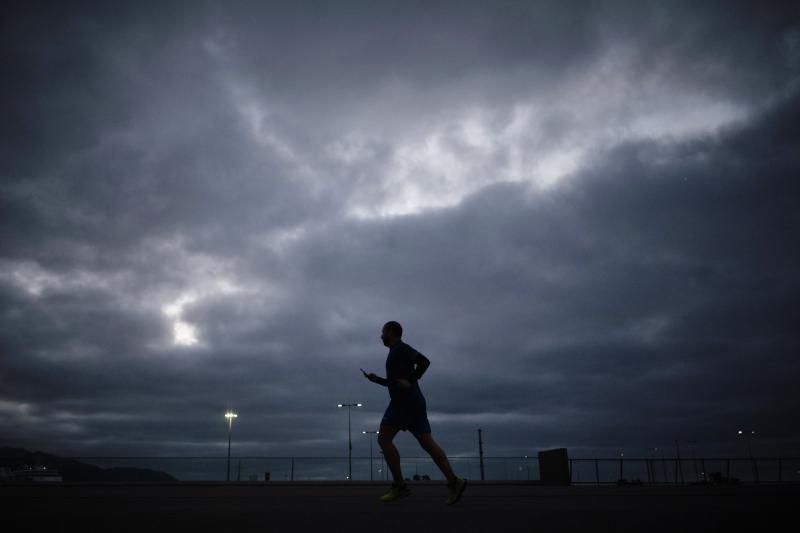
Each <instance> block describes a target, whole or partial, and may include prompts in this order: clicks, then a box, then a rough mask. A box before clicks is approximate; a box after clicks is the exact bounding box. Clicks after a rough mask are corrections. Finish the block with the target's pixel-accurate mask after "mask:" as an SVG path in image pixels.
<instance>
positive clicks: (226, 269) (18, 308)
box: [0, 1, 800, 456]
mask: <svg viewBox="0 0 800 533" xmlns="http://www.w3.org/2000/svg"><path fill="white" fill-rule="evenodd" d="M51 4H53V5H52V6H47V4H42V5H37V4H36V3H32V2H19V3H15V2H10V3H8V2H4V4H3V5H4V7H3V8H2V10H3V11H2V16H0V97H1V98H2V99H1V100H0V102H1V103H0V106H2V114H1V115H0V116H2V120H0V217H2V218H1V219H0V220H1V221H2V224H1V225H0V428H2V436H0V445H10V446H23V447H28V448H30V449H42V450H44V451H48V452H51V453H62V454H73V455H91V454H95V455H97V454H105V455H123V454H130V455H203V454H211V455H219V454H224V452H225V450H226V446H227V426H226V423H225V419H224V417H223V415H224V413H225V410H226V409H227V408H228V407H232V408H234V409H235V410H236V411H237V412H238V413H239V419H238V420H237V421H236V423H235V424H234V430H233V431H234V446H235V453H239V454H248V455H308V456H314V455H328V456H333V455H344V454H346V441H347V415H346V412H344V410H342V409H338V408H337V407H336V404H337V403H338V402H362V403H363V404H364V405H365V407H364V408H363V409H362V410H359V411H358V412H354V413H353V429H354V431H357V436H358V437H359V438H357V439H356V441H355V447H354V453H356V454H360V455H366V454H367V453H368V449H369V448H368V441H367V440H366V439H365V438H363V437H362V436H361V434H360V432H361V430H364V429H369V430H373V429H377V425H378V423H379V421H380V418H381V415H382V414H383V410H384V408H385V406H386V404H387V403H388V395H387V391H386V389H384V388H382V387H379V386H377V385H374V384H372V383H369V382H368V381H366V380H365V379H364V378H363V377H362V375H361V373H360V371H359V367H362V368H364V369H366V370H367V371H374V372H376V373H378V374H380V375H383V374H384V362H385V356H386V348H385V347H384V346H383V345H382V344H381V342H380V339H379V335H380V328H381V325H382V324H383V323H384V322H385V321H387V320H392V319H394V320H398V321H400V322H401V323H402V324H403V325H404V327H405V329H406V335H405V336H404V340H406V342H408V343H409V344H411V345H412V346H414V347H416V348H417V349H419V350H420V351H422V352H423V353H425V354H426V355H427V356H428V357H429V358H430V360H431V361H432V364H431V366H430V369H429V370H428V373H427V374H426V375H425V377H424V378H423V380H422V382H421V386H422V389H423V391H424V393H425V395H426V397H427V401H428V409H429V415H430V420H431V423H432V426H433V433H434V437H436V438H437V439H438V440H439V442H440V443H441V444H442V446H443V447H444V449H445V450H446V451H447V452H448V453H450V454H452V455H477V435H476V433H477V428H479V427H481V428H483V430H484V432H485V447H486V453H487V454H488V455H496V456H501V455H523V454H533V453H535V452H536V450H539V449H543V448H548V447H554V446H566V447H568V448H569V449H570V450H571V453H572V454H573V455H593V454H597V455H603V454H616V453H617V452H619V451H620V450H623V449H624V450H625V451H626V455H628V453H630V454H638V455H644V454H646V453H648V452H647V450H648V449H649V448H652V447H657V446H658V447H666V446H671V447H673V446H674V442H675V440H676V439H678V440H679V441H680V442H683V443H689V442H692V443H695V444H694V445H695V447H696V448H698V449H703V450H704V451H707V452H708V453H714V454H722V455H731V454H737V455H738V454H741V453H742V447H741V446H742V443H737V436H736V431H737V430H738V429H742V428H743V429H745V430H755V431H756V432H757V433H756V440H755V441H754V452H755V453H758V454H762V455H770V454H777V453H783V454H787V455H789V454H794V455H798V454H800V428H798V425H797V412H798V408H800V393H798V377H800V364H799V363H798V348H799V347H800V346H799V344H800V343H799V342H798V339H799V337H798V333H797V330H798V327H797V326H798V324H800V320H799V318H800V316H799V315H800V313H798V310H799V307H798V306H799V304H798V301H800V268H799V267H800V245H799V244H798V242H799V241H798V230H799V229H800V214H799V212H798V206H799V205H800V187H799V186H798V171H799V170H800V149H798V147H799V145H800V16H799V15H800V14H799V13H798V9H797V8H790V7H787V6H789V5H790V3H788V2H787V3H782V2H732V1H725V2H696V1H693V2H644V1H631V2H561V1H558V2H555V1H554V2H488V1H487V2H463V1H459V2H415V1H405V2H363V3H362V2H335V3H330V4H319V5H318V4H317V3H316V2H315V3H311V2H308V3H302V2H286V3H278V2H211V1H208V2H186V3H180V2H178V3H170V4H168V5H167V7H165V6H164V3H162V2H158V3H155V2H153V3H148V2H135V3H130V4H127V5H126V4H125V3H118V2H113V3H105V2H103V3H98V5H93V4H91V3H82V2H68V3H51ZM398 444H399V447H400V450H401V453H403V454H406V455H409V454H413V455H419V454H421V453H422V451H421V450H420V449H419V448H418V447H417V446H416V443H415V442H414V441H413V439H412V438H411V437H410V436H409V435H408V434H401V436H400V437H399V438H398Z"/></svg>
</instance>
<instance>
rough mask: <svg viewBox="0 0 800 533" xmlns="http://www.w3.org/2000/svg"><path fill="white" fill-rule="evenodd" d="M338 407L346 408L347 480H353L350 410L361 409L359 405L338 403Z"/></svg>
mask: <svg viewBox="0 0 800 533" xmlns="http://www.w3.org/2000/svg"><path fill="white" fill-rule="evenodd" d="M339 407H347V480H348V481H352V479H353V439H352V437H351V436H350V408H351V407H361V404H360V403H340V404H339Z"/></svg>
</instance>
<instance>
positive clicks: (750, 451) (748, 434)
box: [739, 429, 758, 483]
mask: <svg viewBox="0 0 800 533" xmlns="http://www.w3.org/2000/svg"><path fill="white" fill-rule="evenodd" d="M755 434H756V432H755V431H752V430H751V431H749V432H745V431H742V430H741V429H740V430H739V436H744V437H745V439H746V440H747V455H749V456H750V463H751V464H752V467H753V479H754V480H755V482H756V483H758V464H757V463H756V460H755V459H754V458H753V447H752V445H751V444H750V440H751V439H752V438H753V437H754V436H755Z"/></svg>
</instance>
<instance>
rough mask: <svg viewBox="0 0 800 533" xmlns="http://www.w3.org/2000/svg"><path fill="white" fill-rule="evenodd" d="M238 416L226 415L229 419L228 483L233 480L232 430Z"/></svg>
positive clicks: (229, 412) (231, 412) (228, 413)
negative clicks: (234, 420)
mask: <svg viewBox="0 0 800 533" xmlns="http://www.w3.org/2000/svg"><path fill="white" fill-rule="evenodd" d="M238 416H239V415H237V414H236V413H234V412H233V411H228V412H227V413H225V418H227V419H228V481H230V480H231V429H232V427H233V419H234V418H237V417H238Z"/></svg>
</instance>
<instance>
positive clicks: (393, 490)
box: [381, 485, 411, 502]
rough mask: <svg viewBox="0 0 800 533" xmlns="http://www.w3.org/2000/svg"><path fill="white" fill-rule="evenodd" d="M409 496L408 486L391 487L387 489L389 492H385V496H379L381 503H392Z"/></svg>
mask: <svg viewBox="0 0 800 533" xmlns="http://www.w3.org/2000/svg"><path fill="white" fill-rule="evenodd" d="M410 494H411V489H409V488H408V486H406V485H403V486H401V487H397V486H395V485H392V486H391V487H389V490H387V491H386V494H384V495H383V496H381V501H382V502H393V501H395V500H398V499H400V498H405V497H406V496H408V495H410Z"/></svg>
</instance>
